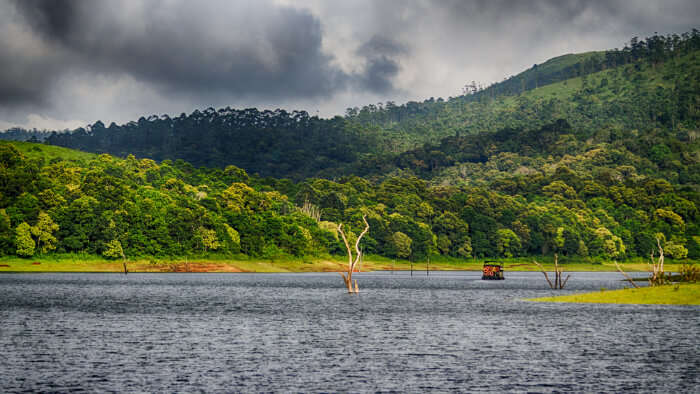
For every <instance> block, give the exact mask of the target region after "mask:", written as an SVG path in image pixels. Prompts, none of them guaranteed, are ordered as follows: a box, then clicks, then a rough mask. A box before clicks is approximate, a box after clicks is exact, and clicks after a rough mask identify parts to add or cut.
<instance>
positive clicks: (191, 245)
mask: <svg viewBox="0 0 700 394" xmlns="http://www.w3.org/2000/svg"><path fill="white" fill-rule="evenodd" d="M553 127H555V128H556V127H565V125H564V124H555V125H554V126H553ZM548 130H549V129H548ZM553 131H556V130H549V132H553ZM545 132H547V130H545ZM596 154H598V153H596ZM618 174H622V175H623V176H618ZM0 180H2V182H0V254H1V255H16V256H21V257H31V256H34V255H41V254H47V253H56V252H58V253H80V254H99V255H102V256H104V257H106V258H121V256H122V253H124V254H125V255H126V256H128V258H134V257H137V256H183V255H197V256H208V255H209V254H211V253H215V254H217V255H223V256H231V257H232V258H241V257H242V256H240V255H239V254H240V253H242V254H245V255H247V256H254V257H263V258H266V259H274V258H277V257H280V256H298V257H301V256H319V255H320V256H323V255H325V254H327V253H331V254H343V253H345V252H344V247H343V245H342V241H341V240H339V239H338V235H337V233H336V229H337V224H338V223H343V224H344V226H345V227H344V228H345V229H346V231H347V232H348V234H349V236H350V238H351V240H352V238H353V237H354V235H353V233H354V234H357V233H358V232H359V231H360V230H361V229H362V228H363V223H362V215H366V216H367V220H368V221H369V223H370V231H369V233H368V234H367V236H366V237H365V238H363V240H362V247H363V249H364V251H365V252H366V253H374V254H380V255H383V256H387V257H393V258H395V257H398V258H409V259H412V260H422V259H425V258H426V257H427V256H428V255H443V256H454V257H457V258H462V259H464V258H470V257H472V256H477V257H512V256H530V255H541V254H551V253H554V252H556V253H559V255H560V257H561V258H562V260H563V261H571V260H572V259H592V260H593V261H596V260H597V261H600V259H622V260H624V259H627V258H630V257H636V256H640V257H643V258H645V257H648V254H649V252H650V251H651V250H652V248H654V247H655V245H656V238H657V237H658V238H659V239H660V241H661V242H662V245H663V248H664V251H665V255H666V257H667V258H672V259H684V258H686V257H690V258H694V259H697V258H700V237H699V235H700V234H699V232H698V218H699V213H698V209H697V206H698V204H700V198H699V194H698V192H697V191H695V190H693V189H692V188H688V187H682V186H679V185H673V184H671V183H669V182H668V181H666V180H663V179H659V178H654V177H650V176H643V175H639V174H635V173H634V171H633V169H630V168H625V167H621V168H617V169H615V170H614V171H612V172H603V173H600V174H594V176H593V175H591V174H589V173H586V172H579V171H575V170H572V169H570V168H568V167H566V166H563V165H561V166H558V167H556V168H554V169H553V170H552V171H545V172H543V173H529V172H524V173H522V174H520V175H518V176H517V177H513V178H511V179H502V180H500V181H498V182H494V183H492V184H491V185H490V186H489V187H484V186H473V185H468V184H461V185H431V184H430V183H428V182H427V181H424V180H421V179H419V178H416V177H410V176H388V177H386V178H385V179H384V180H382V181H381V182H370V181H368V180H366V179H363V178H359V177H346V178H342V179H340V180H339V181H337V182H334V181H330V180H325V179H308V180H305V181H303V182H301V183H297V184H294V183H291V182H289V181H285V180H276V179H273V178H267V179H262V178H257V177H254V176H249V175H248V174H247V173H246V172H245V171H243V170H241V169H239V168H237V167H234V166H228V167H226V168H224V169H221V168H204V167H202V168H194V167H193V166H192V165H190V164H188V163H186V162H184V161H182V160H178V161H175V162H173V161H170V160H165V161H163V162H161V163H156V162H154V161H153V160H150V159H136V158H135V157H134V156H128V157H127V158H125V159H119V158H115V157H113V156H109V155H106V154H102V155H94V154H88V153H83V152H78V151H74V150H69V149H65V148H59V147H55V146H48V145H44V144H36V143H20V142H12V143H8V142H0ZM243 258H244V257H243Z"/></svg>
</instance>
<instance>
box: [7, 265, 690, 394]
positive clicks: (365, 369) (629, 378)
mask: <svg viewBox="0 0 700 394" xmlns="http://www.w3.org/2000/svg"><path fill="white" fill-rule="evenodd" d="M355 275H356V277H357V278H358V280H359V283H360V290H361V294H360V295H359V296H352V295H348V294H347V293H345V292H344V290H343V283H342V278H340V276H339V275H337V274H129V275H128V276H123V275H117V274H33V275H12V274H4V275H0V349H2V357H0V391H1V392H8V391H9V392H13V391H24V390H26V391H70V390H80V389H82V390H88V391H98V392H102V391H195V390H197V391H246V392H249V391H304V392H308V391H391V390H395V391H410V392H423V391H433V390H434V391H447V390H457V391H496V392H502V391H537V392H541V391H568V390H571V391H621V390H633V391H635V392H640V391H662V392H697V391H698V390H699V387H700V376H699V375H698V368H699V367H700V352H699V350H700V342H699V339H698V338H699V335H700V308H698V307H696V306H687V307H686V306H635V305H592V304H588V305H587V304H550V303H531V302H525V301H522V300H521V299H522V298H527V297H535V296H547V295H551V294H555V293H556V294H568V293H571V292H574V291H581V290H599V289H600V288H601V287H604V288H607V289H615V288H621V287H623V286H625V283H624V282H621V281H620V275H619V274H613V273H572V278H571V279H570V280H569V282H568V284H567V289H566V290H564V291H561V292H555V291H552V290H549V289H548V287H547V284H546V282H545V281H544V278H543V277H542V275H541V274H540V273H517V272H506V278H507V279H506V280H505V281H481V280H479V278H480V275H481V273H480V272H433V273H431V275H430V276H429V277H426V276H425V272H421V273H419V272H415V273H414V276H413V277H411V276H410V274H409V273H408V272H395V273H362V274H355Z"/></svg>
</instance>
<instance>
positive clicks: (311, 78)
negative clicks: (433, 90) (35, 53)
mask: <svg viewBox="0 0 700 394" xmlns="http://www.w3.org/2000/svg"><path fill="white" fill-rule="evenodd" d="M14 4H15V6H16V11H17V12H18V13H19V14H20V15H21V16H22V18H23V20H24V22H25V24H26V26H25V27H27V28H28V30H30V31H31V33H32V34H33V35H35V36H37V37H40V38H41V40H42V43H43V44H44V45H46V48H45V52H46V53H45V54H44V56H46V58H44V59H42V58H38V59H37V58H35V57H26V56H25V57H15V58H14V59H13V60H12V62H14V63H15V64H17V65H18V67H17V69H18V72H17V73H15V74H20V75H11V78H4V77H5V75H2V76H0V93H3V94H2V96H4V99H3V103H4V104H11V103H13V102H14V103H23V102H25V101H35V102H41V100H42V99H43V98H44V97H43V93H46V92H47V91H48V90H49V89H50V88H51V86H52V85H51V84H52V82H54V80H55V77H58V76H60V75H61V74H62V73H67V72H76V71H79V72H88V73H90V72H91V73H100V74H113V75H120V74H126V75H129V76H132V77H134V78H136V79H137V80H140V81H142V82H146V83H149V84H153V85H155V86H156V87H157V88H159V89H160V90H162V91H163V92H164V93H166V94H188V93H189V94H208V93H211V92H224V93H227V94H231V95H234V96H237V97H253V98H258V99H260V98H264V99H291V98H301V99H303V98H313V97H330V96H331V95H333V94H335V93H337V92H339V91H342V90H345V89H347V88H355V87H357V85H361V86H359V87H360V88H367V89H370V90H376V91H381V92H388V91H391V90H392V89H393V85H392V81H391V79H392V77H393V76H395V75H396V73H397V72H398V71H399V65H398V63H397V62H396V61H395V59H393V58H392V56H393V55H394V54H395V48H394V47H391V46H390V45H389V46H385V47H381V45H383V44H381V43H380V44H377V45H380V46H379V47H378V46H377V45H375V44H372V43H368V45H369V46H371V45H374V46H373V47H371V48H370V47H368V49H367V50H366V51H362V53H358V55H360V56H366V57H367V61H366V67H365V68H364V69H363V70H360V71H359V72H357V73H347V72H344V71H343V70H341V68H339V67H338V65H335V64H333V57H332V56H331V55H329V54H326V53H324V52H323V51H322V39H323V31H322V27H321V23H320V21H319V19H318V18H317V17H316V16H314V15H312V14H311V13H310V12H309V11H308V10H304V9H297V8H292V7H284V6H279V5H275V4H272V3H267V2H248V3H237V4H236V5H237V7H235V9H231V7H228V8H227V6H229V5H230V3H228V2H221V3H213V2H181V3H163V2H144V3H139V4H138V5H139V6H138V7H135V9H122V4H121V3H118V2H112V3H102V2H87V1H85V2H80V1H66V0H63V1H48V0H46V1H41V0H30V1H18V2H15V3H14ZM173 5H174V6H173ZM382 49H386V50H388V51H389V52H388V53H387V54H383V53H382ZM49 57H54V59H55V60H54V61H53V62H50V63H49V62H47V61H45V60H46V59H48V58H49ZM57 60H58V61H57ZM21 63H23V64H21ZM20 64H21V65H20ZM32 68H36V69H37V70H36V72H33V71H32V70H31V69H32ZM20 70H28V74H26V75H21V73H20V72H19V71H20ZM0 73H3V72H2V71H0ZM3 74H4V73H3ZM38 74H41V75H46V76H47V77H41V78H35V76H36V75H38Z"/></svg>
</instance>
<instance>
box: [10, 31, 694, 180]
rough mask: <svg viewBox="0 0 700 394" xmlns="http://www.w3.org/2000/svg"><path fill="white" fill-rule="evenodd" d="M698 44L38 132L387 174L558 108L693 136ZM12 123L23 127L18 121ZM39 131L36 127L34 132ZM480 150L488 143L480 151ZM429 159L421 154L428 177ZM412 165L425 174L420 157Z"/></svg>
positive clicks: (336, 171) (212, 158) (274, 164)
mask: <svg viewBox="0 0 700 394" xmlns="http://www.w3.org/2000/svg"><path fill="white" fill-rule="evenodd" d="M699 51H700V34H699V33H698V31H697V30H693V31H692V32H689V33H686V34H683V35H681V36H677V35H672V36H653V37H649V38H647V39H644V40H638V39H636V38H635V39H632V40H631V41H630V43H629V44H628V45H626V46H625V47H624V48H623V49H621V50H610V51H605V52H590V53H585V54H577V55H564V56H560V57H557V58H554V59H551V60H549V61H547V62H545V63H542V64H540V65H536V66H535V67H532V68H531V69H528V70H526V71H524V72H523V73H520V74H518V75H516V76H514V77H511V78H509V79H507V80H505V81H503V82H501V83H497V84H494V85H492V86H489V87H487V88H485V89H480V88H478V87H476V86H471V87H469V88H468V89H467V91H466V93H467V94H465V95H464V96H460V97H456V98H451V99H448V100H442V99H437V100H435V99H430V100H426V101H424V102H421V103H418V102H409V103H406V104H404V105H395V104H393V103H391V102H388V103H386V104H378V105H369V106H365V107H363V108H351V109H348V111H347V115H346V116H345V117H335V118H332V119H319V118H317V117H311V116H309V115H308V114H307V113H306V112H303V111H302V112H296V111H295V112H291V113H290V112H286V111H283V110H277V111H258V110H256V109H246V110H235V109H231V108H224V109H219V110H215V109H213V108H208V109H205V110H203V111H199V110H197V111H194V112H193V113H191V114H190V115H186V114H181V115H180V116H178V117H169V116H167V115H162V116H149V117H142V118H141V119H139V120H138V121H135V122H129V123H126V124H123V125H116V124H111V125H109V126H105V125H104V124H103V123H102V122H99V121H98V122H95V124H93V125H90V126H88V127H86V128H80V129H77V130H75V131H73V132H72V133H55V134H51V135H49V136H48V138H46V141H47V142H48V143H50V144H53V145H59V146H65V147H71V148H76V149H81V150H85V151H90V152H96V153H110V154H114V155H117V156H120V157H125V156H126V155H128V154H133V155H135V156H136V157H146V158H152V159H155V160H164V159H173V160H175V159H183V160H185V161H187V162H189V163H191V164H193V165H195V166H209V167H222V168H223V167H225V166H227V165H236V166H238V167H241V168H244V169H246V170H247V171H248V172H249V173H251V174H255V173H257V174H260V175H261V176H274V177H281V178H291V179H294V180H297V181H298V180H302V179H305V178H307V177H312V176H313V177H325V178H329V179H333V178H337V177H340V176H344V175H351V174H359V175H378V176H385V175H386V174H387V173H391V172H392V171H394V170H396V169H397V168H398V169H407V168H409V167H411V165H407V164H406V163H405V162H406V160H404V159H402V158H400V157H398V155H400V154H402V153H404V152H407V151H409V152H408V153H407V154H408V155H410V154H411V153H410V151H411V150H416V149H424V148H429V149H431V150H433V151H434V150H438V151H439V150H440V149H442V148H441V147H440V146H441V145H442V144H443V143H444V139H445V138H450V137H454V136H459V137H463V136H466V135H472V134H482V133H493V132H499V131H501V130H523V131H532V130H538V129H540V128H542V127H545V126H547V125H549V124H552V123H554V122H556V121H557V120H558V119H563V120H565V121H566V122H567V124H568V125H569V126H570V129H571V133H568V134H570V135H572V136H574V137H576V138H577V139H578V140H579V141H587V140H590V139H591V138H592V139H593V140H595V141H598V140H600V138H602V137H601V136H603V135H612V136H613V138H614V136H617V135H621V134H624V135H631V134H630V133H632V134H634V133H636V135H639V136H646V135H659V131H663V132H665V133H667V135H668V137H669V138H672V139H673V138H675V135H676V134H678V133H680V134H681V135H687V136H688V138H694V137H693V136H694V134H693V133H695V131H696V130H697V128H698V123H699V119H700V111H699V110H698V106H699V105H698V97H699V96H700V95H698V92H700V82H699V81H700V62H699V60H698V56H700V52H699ZM14 134H15V138H17V139H20V137H22V135H20V134H22V133H20V132H18V131H16V132H15V133H14ZM35 134H36V133H35ZM6 136H7V135H6ZM35 136H36V137H37V138H38V139H41V138H42V135H41V134H40V133H39V134H36V135H35ZM24 137H26V135H24ZM683 138H686V137H683ZM24 139H28V138H24ZM603 139H604V138H603ZM425 144H428V145H425ZM665 145H669V144H665ZM585 146H586V145H580V146H578V147H577V149H585ZM497 150H498V149H497ZM443 153H444V154H445V155H446V156H452V157H451V158H447V159H446V160H447V161H446V162H445V163H439V167H441V168H442V167H445V166H446V165H447V164H449V165H452V164H455V163H456V164H459V162H461V160H466V162H473V161H474V159H473V158H466V157H462V158H460V157H456V156H455V155H450V154H449V152H443ZM484 153H488V152H482V153H480V155H481V154H484ZM513 153H518V154H522V155H523V156H528V155H529V153H527V152H513ZM405 156H406V155H404V157H405ZM457 156H459V155H457ZM462 156H464V155H462ZM419 161H420V160H419ZM479 161H484V158H480V159H479ZM429 162H430V160H429V161H426V162H425V165H427V166H428V168H430V174H429V175H430V178H434V177H435V171H434V166H431V165H430V164H428V163H429ZM433 162H435V161H434V160H433ZM420 166H421V165H420V163H417V165H415V166H413V167H420ZM412 171H413V173H415V174H416V175H419V176H424V175H426V172H425V171H424V170H423V169H421V168H416V169H415V170H413V169H412Z"/></svg>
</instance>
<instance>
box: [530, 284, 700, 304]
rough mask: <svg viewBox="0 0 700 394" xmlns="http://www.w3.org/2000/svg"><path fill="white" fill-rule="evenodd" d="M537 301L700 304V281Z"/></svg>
mask: <svg viewBox="0 0 700 394" xmlns="http://www.w3.org/2000/svg"><path fill="white" fill-rule="evenodd" d="M527 301H537V302H574V303H576V302H578V303H596V304H664V305H700V283H681V284H675V285H674V284H671V285H665V286H657V287H644V288H639V289H622V290H605V291H598V292H594V293H583V294H571V295H565V296H557V297H543V298H531V299H528V300H527Z"/></svg>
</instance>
